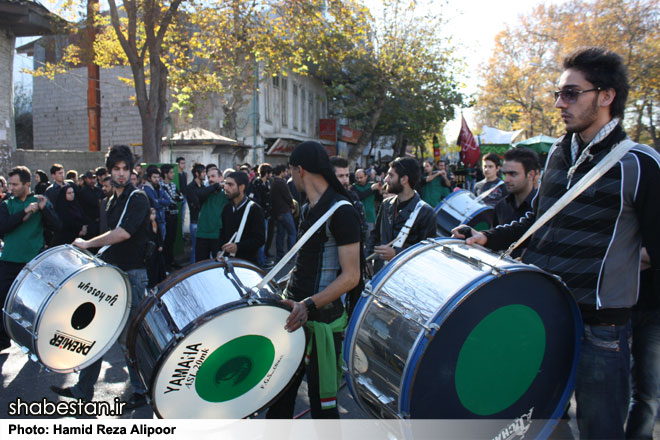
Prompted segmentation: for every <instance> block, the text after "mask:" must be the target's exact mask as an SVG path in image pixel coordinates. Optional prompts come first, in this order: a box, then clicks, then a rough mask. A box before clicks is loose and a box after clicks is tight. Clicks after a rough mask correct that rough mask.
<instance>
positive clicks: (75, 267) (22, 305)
mask: <svg viewBox="0 0 660 440" xmlns="http://www.w3.org/2000/svg"><path fill="white" fill-rule="evenodd" d="M99 267H105V268H111V269H112V270H113V271H116V272H117V273H118V274H120V275H121V278H122V280H123V282H124V285H125V286H126V294H127V296H128V295H129V294H128V292H130V283H129V280H128V277H127V276H126V274H125V273H124V272H123V271H122V270H120V269H118V268H117V267H115V266H112V265H110V264H108V263H105V262H104V261H102V260H101V259H99V258H97V257H95V256H93V255H91V254H89V253H88V252H86V251H83V250H81V249H78V248H76V247H74V246H72V245H61V246H56V247H53V248H49V249H47V250H45V251H44V252H42V253H40V254H38V255H37V256H36V257H35V258H33V259H32V260H31V261H29V262H28V263H27V264H26V265H25V267H24V268H23V269H22V270H21V272H20V273H19V274H18V275H17V277H16V279H15V280H14V282H13V283H12V285H11V287H10V289H9V293H8V295H7V298H6V300H5V304H4V308H3V314H4V325H5V330H6V332H7V334H8V335H9V336H10V337H11V338H12V339H13V340H14V341H16V343H18V344H19V345H20V346H22V347H23V351H25V352H26V353H27V354H28V355H29V356H30V358H31V359H32V360H33V361H35V362H41V363H42V364H43V365H44V366H45V367H46V368H47V369H48V370H49V371H54V372H57V373H70V372H74V371H79V370H81V369H83V368H85V367H87V366H88V365H91V364H92V363H94V362H96V360H98V359H99V358H100V357H102V356H103V354H104V353H105V352H107V351H108V350H109V349H110V348H111V346H112V344H114V341H115V340H116V339H117V337H119V335H120V334H121V332H122V330H123V329H124V326H125V324H126V322H127V320H128V316H129V313H130V308H131V305H130V301H128V305H127V307H126V309H125V310H124V313H123V315H122V317H121V318H120V320H119V325H118V326H117V327H116V329H115V331H114V332H113V334H112V335H111V337H110V338H109V342H108V343H107V344H106V346H105V347H104V349H103V350H102V351H101V352H99V353H98V354H97V355H95V356H94V357H90V358H89V359H86V360H85V361H84V362H82V363H81V364H80V365H77V366H75V367H70V368H57V367H54V366H51V365H48V363H47V362H44V361H43V360H42V359H41V358H40V353H39V349H38V347H37V340H38V338H39V335H38V332H37V329H39V326H40V324H41V322H42V317H43V315H44V313H45V311H46V309H47V308H48V306H49V305H50V304H51V302H52V301H53V299H54V297H55V295H56V294H57V293H58V291H59V290H60V289H61V288H62V287H63V286H64V285H65V284H66V283H67V282H68V281H70V280H71V279H73V278H74V277H76V276H78V275H80V274H83V273H84V272H86V271H88V270H94V269H96V268H99Z"/></svg>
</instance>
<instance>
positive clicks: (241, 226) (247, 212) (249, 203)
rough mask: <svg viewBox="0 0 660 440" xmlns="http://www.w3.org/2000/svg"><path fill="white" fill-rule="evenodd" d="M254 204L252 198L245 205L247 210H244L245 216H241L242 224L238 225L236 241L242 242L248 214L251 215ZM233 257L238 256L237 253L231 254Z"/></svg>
mask: <svg viewBox="0 0 660 440" xmlns="http://www.w3.org/2000/svg"><path fill="white" fill-rule="evenodd" d="M252 205H254V202H253V201H252V200H248V202H247V206H246V207H245V211H244V212H243V218H241V224H240V226H239V227H238V232H236V239H235V241H234V243H240V241H241V237H242V236H243V230H244V229H245V223H246V222H247V218H248V215H250V208H252ZM231 256H232V257H235V256H236V253H233V254H231Z"/></svg>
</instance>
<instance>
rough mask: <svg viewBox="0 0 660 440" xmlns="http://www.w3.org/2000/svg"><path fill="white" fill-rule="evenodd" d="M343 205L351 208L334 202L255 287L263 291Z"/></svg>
mask: <svg viewBox="0 0 660 440" xmlns="http://www.w3.org/2000/svg"><path fill="white" fill-rule="evenodd" d="M344 205H350V206H353V205H351V202H349V201H348V200H340V201H339V202H335V204H334V205H332V206H331V207H330V209H328V210H327V211H326V213H325V214H323V215H322V216H321V218H319V219H318V220H316V222H314V224H313V225H312V227H311V228H309V229H308V230H307V232H305V233H304V234H303V236H302V237H300V240H298V241H297V242H296V244H294V245H293V247H292V248H291V249H289V252H287V253H286V254H285V255H284V257H282V259H281V260H280V261H279V263H277V264H276V265H275V266H274V267H273V268H272V269H271V270H270V271H269V272H268V273H267V274H266V276H265V277H264V278H263V279H262V280H261V282H260V283H259V284H257V286H256V287H257V289H263V287H264V286H265V285H266V284H268V282H269V281H270V280H272V279H273V277H274V276H275V275H277V274H278V273H279V271H280V270H282V268H283V267H284V266H286V264H287V263H288V262H289V260H290V259H291V258H293V256H294V255H295V254H296V253H297V252H298V251H299V250H300V248H301V247H303V245H304V244H305V243H307V240H309V239H310V238H311V237H312V235H314V233H315V232H316V231H317V230H318V229H319V228H320V227H321V226H323V224H324V223H325V222H326V221H328V219H329V218H330V217H331V216H332V214H334V213H335V211H336V210H337V209H339V207H341V206H344Z"/></svg>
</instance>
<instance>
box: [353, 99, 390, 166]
mask: <svg viewBox="0 0 660 440" xmlns="http://www.w3.org/2000/svg"><path fill="white" fill-rule="evenodd" d="M384 107H385V90H384V89H382V88H381V90H380V93H379V94H378V98H376V101H375V102H374V106H373V112H372V113H371V117H370V118H369V124H368V125H367V126H366V127H365V128H364V130H362V134H361V135H360V138H359V139H358V143H357V145H355V146H353V147H351V149H350V150H349V151H348V162H349V163H350V164H353V165H354V164H355V162H356V161H357V159H358V157H360V155H361V154H362V151H363V150H364V147H365V146H366V145H367V144H368V143H369V140H370V139H371V135H372V134H373V132H374V130H375V129H376V126H377V125H378V121H379V120H380V115H381V114H382V113H383V108H384Z"/></svg>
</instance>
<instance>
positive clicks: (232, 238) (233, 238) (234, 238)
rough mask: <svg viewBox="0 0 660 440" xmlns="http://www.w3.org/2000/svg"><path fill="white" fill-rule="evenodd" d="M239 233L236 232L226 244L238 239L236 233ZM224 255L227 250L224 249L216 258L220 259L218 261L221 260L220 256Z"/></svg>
mask: <svg viewBox="0 0 660 440" xmlns="http://www.w3.org/2000/svg"><path fill="white" fill-rule="evenodd" d="M237 233H238V232H234V235H232V236H231V238H230V239H229V241H228V242H227V243H225V244H229V243H233V242H234V240H236V234H237ZM224 255H225V251H222V252H220V253H219V254H218V256H217V257H216V259H218V261H220V260H219V259H220V257H222V256H224Z"/></svg>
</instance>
